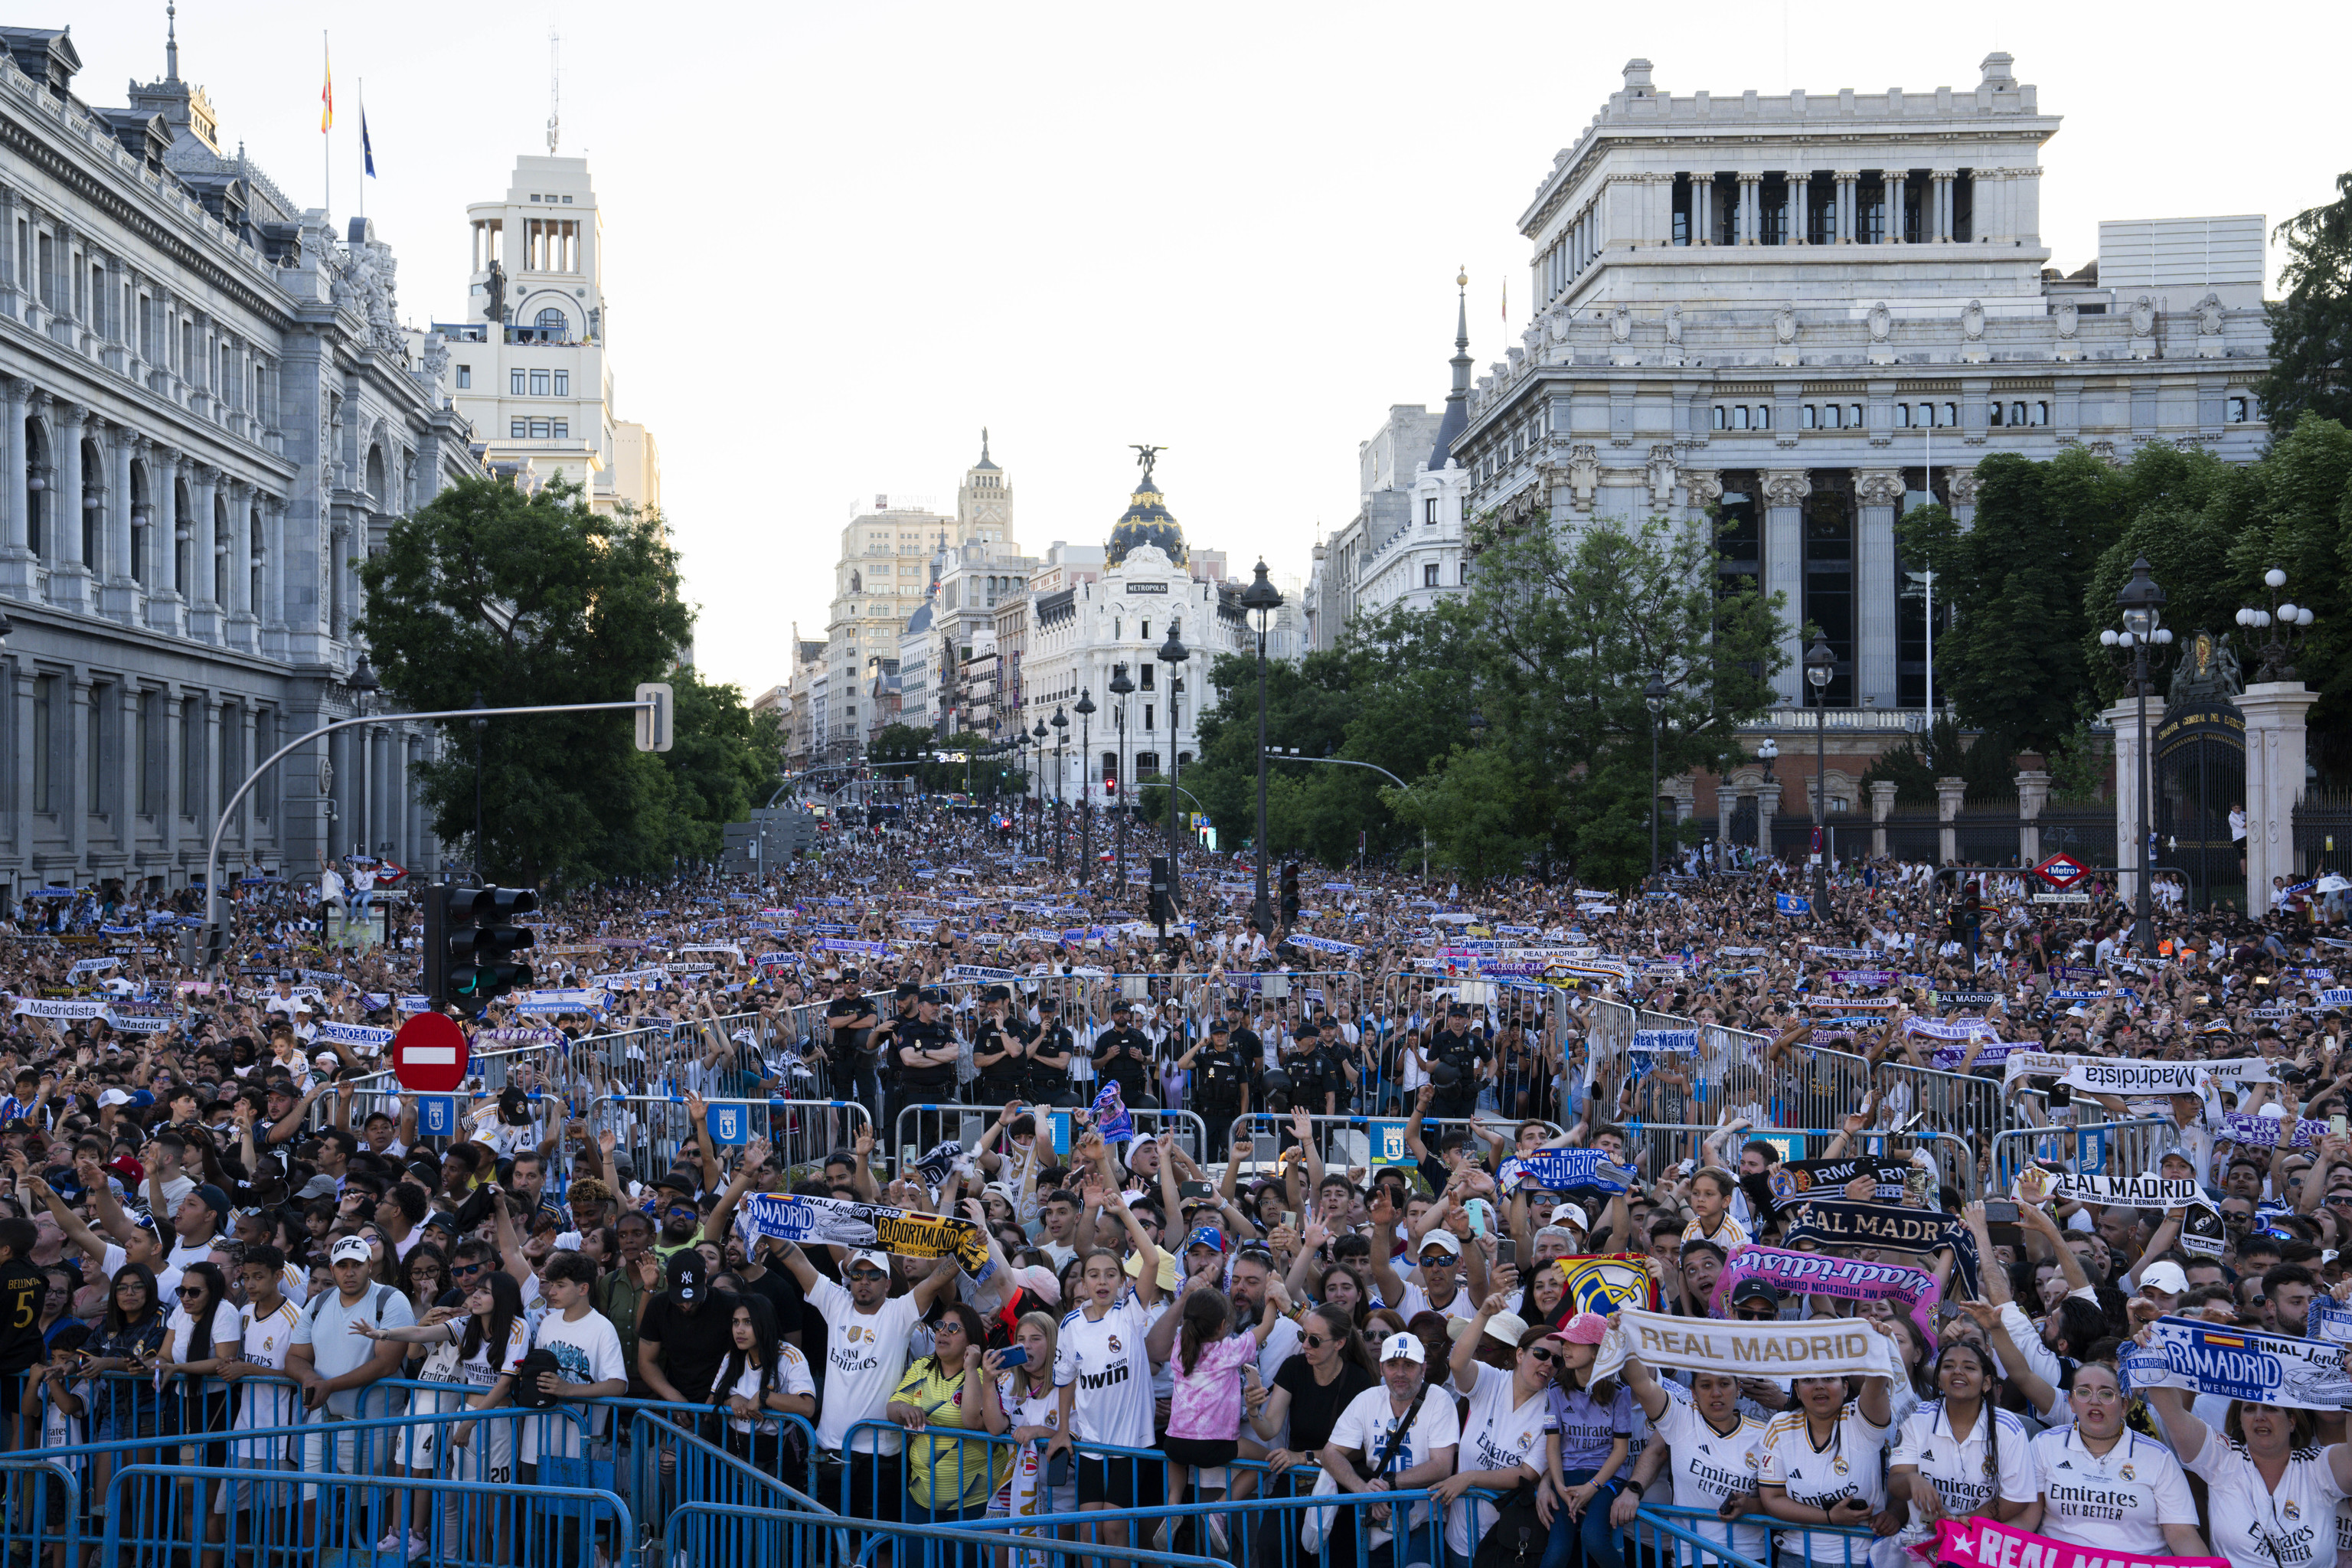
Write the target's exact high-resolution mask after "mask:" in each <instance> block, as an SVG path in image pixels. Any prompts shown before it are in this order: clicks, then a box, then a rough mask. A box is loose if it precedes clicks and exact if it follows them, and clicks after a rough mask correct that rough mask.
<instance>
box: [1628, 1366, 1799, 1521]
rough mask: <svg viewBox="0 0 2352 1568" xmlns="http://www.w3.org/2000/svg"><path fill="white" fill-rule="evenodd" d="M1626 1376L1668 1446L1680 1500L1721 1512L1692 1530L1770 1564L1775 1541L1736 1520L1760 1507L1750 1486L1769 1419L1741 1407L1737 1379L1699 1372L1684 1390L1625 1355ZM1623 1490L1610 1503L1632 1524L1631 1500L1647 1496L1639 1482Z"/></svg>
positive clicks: (1676, 1496) (1688, 1505) (1682, 1503)
mask: <svg viewBox="0 0 2352 1568" xmlns="http://www.w3.org/2000/svg"><path fill="white" fill-rule="evenodd" d="M1622 1375H1623V1377H1624V1379H1625V1386H1626V1388H1627V1389H1628V1390H1630V1391H1631V1392H1632V1394H1633V1401H1634V1403H1635V1404H1636V1405H1639V1406H1641V1409H1642V1413H1643V1415H1646V1416H1648V1417H1649V1419H1650V1424H1651V1426H1652V1428H1653V1430H1654V1432H1655V1433H1656V1436H1657V1440H1659V1441H1663V1442H1664V1444H1665V1445H1666V1453H1667V1460H1668V1463H1670V1464H1671V1465H1672V1466H1673V1467H1674V1499H1675V1503H1676V1504H1677V1505H1678V1506H1680V1507H1683V1508H1687V1509H1691V1510H1696V1511H1697V1512H1699V1513H1701V1514H1702V1515H1704V1514H1706V1513H1710V1512H1711V1513H1713V1514H1714V1515H1715V1518H1714V1519H1713V1520H1708V1519H1705V1518H1700V1519H1696V1520H1693V1521H1690V1528H1691V1529H1692V1530H1693V1531H1696V1533H1698V1534H1699V1535H1702V1536H1704V1537H1706V1539H1707V1540H1709V1541H1711V1542H1715V1543H1716V1544H1717V1546H1720V1547H1723V1548H1725V1549H1726V1550H1727V1551H1728V1552H1737V1553H1738V1555H1740V1556H1742V1557H1746V1558H1748V1559H1749V1560H1751V1561H1753V1562H1758V1563H1761V1562H1763V1561H1765V1553H1766V1552H1767V1551H1768V1550H1769V1537H1768V1536H1767V1535H1766V1533H1765V1531H1764V1530H1763V1528H1762V1527H1761V1526H1759V1525H1752V1524H1751V1525H1742V1526H1738V1527H1737V1528H1735V1526H1734V1524H1733V1521H1736V1520H1738V1519H1742V1518H1744V1517H1746V1516H1748V1515H1749V1514H1752V1513H1754V1512H1756V1511H1757V1510H1758V1509H1759V1508H1760V1507H1761V1506H1762V1504H1761V1502H1760V1501H1759V1500H1758V1498H1757V1496H1756V1493H1755V1492H1754V1490H1752V1488H1753V1486H1754V1484H1755V1476H1756V1466H1757V1464H1758V1462H1759V1456H1760V1454H1761V1452H1762V1449H1763V1446H1764V1423H1763V1422H1761V1421H1759V1420H1758V1419H1756V1417H1754V1416H1753V1415H1748V1414H1747V1413H1746V1412H1744V1411H1742V1410H1741V1409H1740V1408H1739V1399H1740V1389H1739V1380H1738V1378H1736V1377H1734V1376H1732V1375H1731V1374H1730V1373H1718V1372H1702V1373H1694V1374H1693V1375H1692V1377H1691V1383H1690V1392H1689V1393H1688V1394H1685V1393H1684V1392H1683V1390H1682V1389H1681V1387H1680V1386H1679V1385H1677V1384H1671V1383H1664V1382H1661V1381H1659V1379H1657V1378H1656V1377H1654V1376H1653V1375H1652V1374H1651V1372H1650V1369H1649V1367H1648V1366H1647V1365H1646V1364H1644V1363H1643V1361H1642V1358H1641V1357H1640V1356H1638V1355H1628V1356H1627V1357H1626V1358H1625V1368H1624V1372H1623V1374H1622ZM1625 1492H1626V1493H1630V1494H1631V1495H1623V1494H1621V1495H1620V1496H1619V1498H1618V1500H1617V1501H1616V1502H1615V1503H1614V1504H1612V1505H1611V1512H1612V1522H1614V1523H1616V1524H1618V1526H1619V1527H1620V1528H1621V1529H1622V1527H1623V1525H1624V1524H1625V1523H1627V1522H1630V1517H1629V1516H1628V1515H1626V1513H1625V1511H1624V1510H1625V1505H1626V1504H1628V1503H1631V1504H1633V1505H1635V1506H1636V1507H1638V1506H1639V1505H1640V1503H1641V1500H1642V1488H1641V1486H1640V1484H1639V1483H1638V1482H1632V1481H1629V1482H1627V1483H1626V1487H1625Z"/></svg>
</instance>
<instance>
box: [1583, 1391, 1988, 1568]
mask: <svg viewBox="0 0 2352 1568" xmlns="http://www.w3.org/2000/svg"><path fill="white" fill-rule="evenodd" d="M1622 1376H1623V1377H1624V1379H1625V1386H1626V1387H1627V1388H1630V1389H1632V1390H1633V1398H1634V1401H1635V1402H1636V1403H1637V1404H1639V1405H1641V1407H1642V1414H1643V1415H1647V1416H1648V1417H1649V1418H1650V1421H1651V1424H1652V1425H1653V1426H1655V1427H1656V1428H1657V1434H1658V1436H1659V1437H1660V1438H1661V1439H1663V1440H1664V1443H1665V1445H1666V1453H1667V1460H1666V1462H1667V1464H1668V1465H1670V1466H1671V1467H1672V1468H1673V1470H1674V1488H1673V1496H1674V1500H1675V1507H1677V1508H1689V1509H1702V1510H1713V1512H1714V1514H1715V1517H1716V1520H1717V1521H1719V1522H1715V1523H1710V1522H1708V1521H1705V1520H1694V1521H1691V1526H1690V1528H1691V1530H1692V1531H1693V1532H1694V1533H1696V1534H1698V1535H1702V1536H1705V1537H1706V1539H1707V1540H1709V1541H1712V1542H1715V1543H1716V1544H1717V1545H1718V1546H1723V1547H1727V1548H1728V1549H1729V1550H1730V1551H1732V1552H1738V1554H1739V1555H1740V1556H1742V1557H1745V1558H1748V1560H1749V1561H1751V1562H1755V1563H1761V1562H1763V1561H1764V1551H1765V1541H1764V1530H1763V1527H1762V1526H1760V1525H1753V1524H1745V1525H1740V1526H1738V1528H1737V1529H1735V1528H1734V1527H1733V1524H1732V1521H1734V1520H1738V1519H1745V1518H1747V1517H1748V1515H1750V1514H1753V1513H1756V1512H1758V1511H1759V1510H1761V1509H1762V1508H1763V1506H1764V1503H1763V1500H1762V1499H1761V1498H1759V1496H1757V1490H1756V1489H1757V1475H1758V1472H1759V1470H1760V1469H1761V1468H1762V1466H1763V1463H1764V1423H1763V1422H1761V1421H1759V1420H1758V1419H1756V1417H1754V1416H1753V1415H1748V1414H1747V1413H1746V1412H1745V1411H1743V1410H1741V1409H1740V1408H1739V1380H1738V1378H1736V1377H1733V1376H1731V1375H1730V1374H1728V1373H1717V1372H1702V1373H1693V1374H1692V1376H1691V1384H1690V1393H1689V1394H1687V1395H1686V1394H1684V1393H1683V1391H1682V1390H1681V1389H1680V1388H1679V1387H1677V1386H1675V1384H1670V1383H1661V1382H1659V1381H1658V1380H1657V1378H1656V1377H1654V1375H1652V1373H1651V1372H1650V1369H1649V1368H1648V1367H1647V1366H1645V1365H1643V1362H1642V1358H1641V1357H1639V1356H1636V1355H1628V1356H1627V1357H1626V1358H1625V1368H1624V1371H1623V1373H1622ZM2022 1446H2023V1445H2022V1444H2021V1445H2020V1447H2022ZM1627 1484H1628V1486H1629V1487H1631V1486H1632V1484H1633V1483H1630V1482H1629V1483H1627ZM1633 1500H1634V1501H1635V1502H1636V1503H1637V1504H1638V1503H1639V1501H1640V1500H1641V1497H1640V1493H1639V1491H1638V1490H1636V1491H1635V1494H1634V1499H1633Z"/></svg>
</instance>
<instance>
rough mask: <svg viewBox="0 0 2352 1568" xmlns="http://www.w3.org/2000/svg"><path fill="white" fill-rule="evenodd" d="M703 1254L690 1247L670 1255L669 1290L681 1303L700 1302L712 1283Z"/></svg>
mask: <svg viewBox="0 0 2352 1568" xmlns="http://www.w3.org/2000/svg"><path fill="white" fill-rule="evenodd" d="M709 1276H710V1270H709V1268H707V1267H706V1266H705V1265H704V1263H703V1261H702V1254H701V1253H700V1252H699V1251H698V1250H696V1249H695V1248H693V1247H685V1248H683V1249H681V1250H679V1251H677V1252H673V1253H671V1254H670V1255H669V1288H670V1290H671V1292H672V1293H673V1294H674V1295H676V1296H677V1299H678V1300H681V1301H699V1300H702V1292H703V1290H704V1289H706V1288H708V1286H709V1283H710V1278H709Z"/></svg>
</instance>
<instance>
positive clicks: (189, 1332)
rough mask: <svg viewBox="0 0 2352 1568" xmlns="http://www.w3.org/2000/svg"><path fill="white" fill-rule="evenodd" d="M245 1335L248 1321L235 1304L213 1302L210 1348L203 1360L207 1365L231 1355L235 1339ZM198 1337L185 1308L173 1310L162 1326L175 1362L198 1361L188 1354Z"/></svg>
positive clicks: (225, 1301) (222, 1301)
mask: <svg viewBox="0 0 2352 1568" xmlns="http://www.w3.org/2000/svg"><path fill="white" fill-rule="evenodd" d="M244 1331H245V1317H244V1314H243V1313H241V1312H239V1311H238V1310H236V1302H234V1301H229V1300H220V1301H215V1302H214V1303H213V1327H212V1342H211V1348H210V1349H208V1350H206V1351H205V1353H204V1356H203V1358H202V1359H205V1360H207V1361H208V1360H210V1359H211V1358H212V1357H214V1356H217V1355H226V1354H228V1353H229V1351H230V1349H231V1348H232V1347H234V1346H235V1345H236V1337H237V1336H238V1335H239V1334H241V1333H243V1332H244ZM195 1333H196V1321H195V1320H194V1318H191V1317H189V1316H188V1310H187V1309H186V1308H185V1307H174V1308H173V1309H172V1315H171V1316H170V1317H169V1318H167V1319H165V1320H164V1322H163V1337H164V1338H166V1339H167V1340H169V1341H171V1342H172V1359H173V1361H195V1360H197V1359H199V1358H197V1357H195V1356H192V1355H190V1354H189V1353H188V1345H189V1342H191V1341H193V1340H194V1338H195Z"/></svg>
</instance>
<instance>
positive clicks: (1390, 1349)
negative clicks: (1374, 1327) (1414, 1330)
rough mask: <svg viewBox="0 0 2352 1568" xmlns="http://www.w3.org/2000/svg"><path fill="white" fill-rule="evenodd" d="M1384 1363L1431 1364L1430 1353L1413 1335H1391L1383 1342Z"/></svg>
mask: <svg viewBox="0 0 2352 1568" xmlns="http://www.w3.org/2000/svg"><path fill="white" fill-rule="evenodd" d="M1381 1360H1382V1361H1409V1362H1412V1363H1415V1364H1417V1365H1422V1366H1426V1365H1428V1364H1429V1352H1428V1351H1427V1350H1425V1349H1423V1346H1422V1342H1421V1341H1420V1340H1418V1339H1417V1338H1415V1337H1414V1336H1412V1334H1391V1335H1390V1336H1389V1337H1388V1338H1387V1339H1384V1340H1382V1341H1381Z"/></svg>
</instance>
